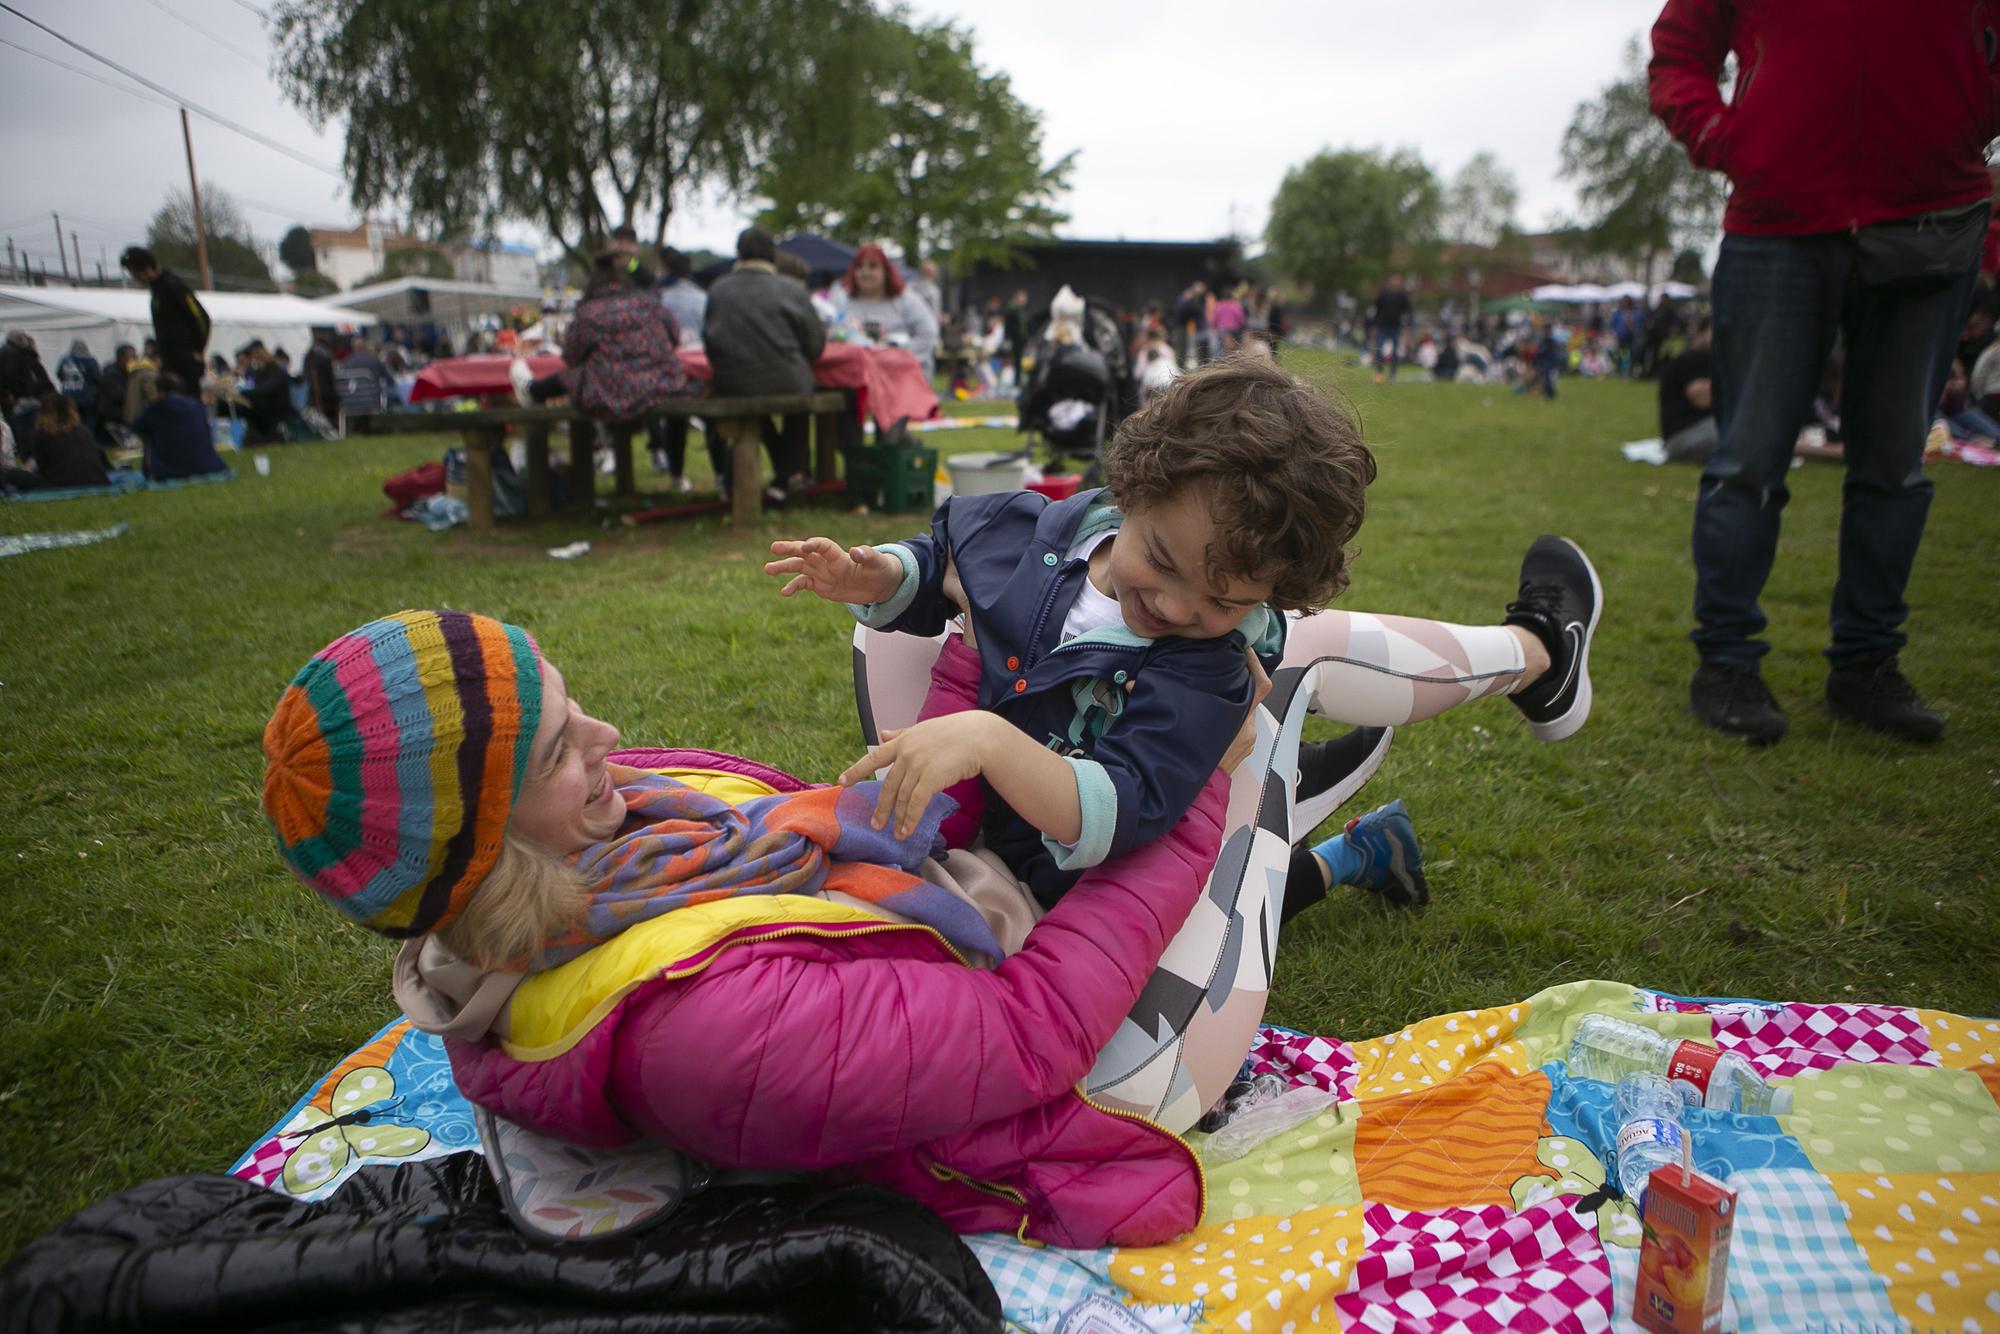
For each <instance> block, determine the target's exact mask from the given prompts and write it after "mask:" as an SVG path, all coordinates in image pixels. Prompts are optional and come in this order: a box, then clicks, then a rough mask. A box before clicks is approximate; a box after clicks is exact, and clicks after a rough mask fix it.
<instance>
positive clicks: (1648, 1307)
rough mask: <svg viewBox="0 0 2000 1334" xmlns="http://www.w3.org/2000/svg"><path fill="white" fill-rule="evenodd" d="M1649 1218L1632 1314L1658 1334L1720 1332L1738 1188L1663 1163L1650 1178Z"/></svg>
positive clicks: (1696, 1172) (1698, 1173) (1641, 1244)
mask: <svg viewBox="0 0 2000 1334" xmlns="http://www.w3.org/2000/svg"><path fill="white" fill-rule="evenodd" d="M1683 1177H1685V1181H1683ZM1642 1221H1643V1223H1644V1225H1645V1237H1644V1239H1643V1240H1642V1241H1641V1242H1640V1244H1639V1285H1638V1289H1637V1291H1636V1293H1635V1295H1634V1297H1633V1301H1632V1319H1633V1320H1634V1321H1635V1322H1636V1323H1638V1324H1640V1325H1643V1326H1644V1327H1645V1328H1647V1329H1650V1330H1653V1331H1654V1332H1655V1334H1715V1331H1717V1330H1719V1329H1721V1327H1722V1297H1723V1294H1724V1293H1725V1292H1726V1291H1728V1287H1729V1237H1730V1234H1731V1232H1733V1231H1734V1229H1735V1223H1736V1189H1735V1187H1733V1186H1727V1185H1724V1184H1723V1183H1722V1182H1720V1181H1717V1180H1716V1179H1715V1178H1714V1177H1712V1176H1709V1175H1708V1174H1707V1173H1705V1172H1699V1171H1694V1170H1692V1169H1689V1168H1685V1167H1683V1166H1681V1165H1679V1164H1675V1163H1667V1164H1664V1165H1662V1166H1660V1167H1656V1168H1654V1169H1653V1175H1652V1177H1651V1178H1650V1179H1649V1180H1648V1181H1647V1183H1646V1200H1645V1215H1644V1218H1643V1220H1642Z"/></svg>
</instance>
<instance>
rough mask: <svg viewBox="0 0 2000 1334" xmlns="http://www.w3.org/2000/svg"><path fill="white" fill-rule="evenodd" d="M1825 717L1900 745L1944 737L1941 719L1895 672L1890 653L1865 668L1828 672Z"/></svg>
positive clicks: (1838, 668) (1893, 656)
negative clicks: (1898, 740)
mask: <svg viewBox="0 0 2000 1334" xmlns="http://www.w3.org/2000/svg"><path fill="white" fill-rule="evenodd" d="M1826 713H1827V716H1828V717H1829V718H1836V719H1839V720H1840V721H1841V722H1846V723H1860V724H1861V725H1862V726H1863V727H1869V728H1873V729H1874V730H1875V731H1877V732H1881V733H1884V734H1885V735H1888V736H1893V737H1899V738H1901V739H1902V740H1904V741H1935V740H1937V739H1938V738H1939V737H1941V736H1943V735H1944V719H1942V718H1940V717H1938V716H1937V714H1935V713H1933V712H1931V709H1930V706H1929V705H1927V704H1925V703H1924V701H1923V697H1922V696H1920V695H1919V694H1917V691H1916V687H1915V686H1912V685H1911V684H1910V683H1909V681H1908V679H1907V678H1905V677H1904V675H1903V674H1902V672H1900V671H1898V670H1897V669H1896V656H1895V655H1894V654H1893V653H1892V654H1890V655H1889V656H1888V657H1886V658H1884V659H1883V660H1882V661H1880V662H1878V663H1873V664H1870V665H1868V666H1866V667H1835V668H1834V669H1833V670H1832V671H1830V672H1828V673H1827V674H1826Z"/></svg>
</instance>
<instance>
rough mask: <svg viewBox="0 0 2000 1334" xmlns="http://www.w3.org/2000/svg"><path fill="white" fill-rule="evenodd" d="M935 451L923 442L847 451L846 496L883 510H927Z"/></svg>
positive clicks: (934, 477)
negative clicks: (923, 444) (922, 443)
mask: <svg viewBox="0 0 2000 1334" xmlns="http://www.w3.org/2000/svg"><path fill="white" fill-rule="evenodd" d="M937 466H938V454H937V451H936V450H935V449H927V448H925V447H924V446H922V445H864V446H862V447H860V448H858V449H850V450H848V451H847V495H848V498H849V499H851V500H854V501H856V502H858V503H860V504H864V505H867V506H869V507H870V508H872V509H876V510H879V511H881V512H882V513H884V514H909V513H913V512H923V513H928V512H929V511H930V509H931V507H932V500H933V497H934V496H935V495H936V490H935V485H934V484H935V482H936V480H937Z"/></svg>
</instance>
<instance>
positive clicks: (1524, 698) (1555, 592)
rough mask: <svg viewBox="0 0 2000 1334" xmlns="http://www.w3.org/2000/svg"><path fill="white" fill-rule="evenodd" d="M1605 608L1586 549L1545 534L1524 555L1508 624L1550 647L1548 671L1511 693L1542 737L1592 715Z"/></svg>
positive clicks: (1556, 737)
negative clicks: (1594, 657) (1594, 665)
mask: <svg viewBox="0 0 2000 1334" xmlns="http://www.w3.org/2000/svg"><path fill="white" fill-rule="evenodd" d="M1603 610H1604V586H1603V585H1602V584H1600V583H1599V582H1598V581H1597V571H1596V570H1595V569H1594V568H1592V566H1591V564H1590V558H1589V557H1587V556H1585V555H1584V554H1583V548H1582V547H1579V546H1578V545H1577V544H1576V543H1574V542H1572V541H1570V540H1569V539H1568V538H1566V537H1553V536H1549V535H1546V534H1545V535H1543V536H1541V537H1538V538H1536V539H1535V543H1534V545H1533V546H1531V547H1529V548H1528V554H1527V555H1526V556H1524V557H1522V558H1521V594H1520V596H1519V597H1518V598H1516V599H1515V600H1514V601H1512V602H1510V603H1508V604H1507V619H1506V622H1505V623H1506V624H1508V625H1519V626H1525V627H1527V628H1528V629H1530V630H1533V631H1534V632H1535V633H1536V634H1537V635H1538V636H1540V637H1541V641H1542V643H1544V644H1546V645H1547V646H1548V650H1549V670H1548V672H1547V673H1546V674H1545V675H1543V677H1542V679H1541V680H1539V681H1537V682H1535V684H1533V685H1532V686H1529V687H1528V688H1527V689H1526V690H1523V691H1520V692H1519V693H1517V694H1513V695H1509V696H1508V698H1509V699H1511V700H1513V701H1514V707H1515V708H1517V709H1519V710H1520V711H1521V715H1522V716H1523V717H1525V718H1526V719H1527V720H1528V730H1529V731H1530V732H1533V733H1534V734H1535V736H1536V738H1537V739H1538V740H1541V741H1560V740H1562V739H1563V738H1564V737H1566V736H1569V735H1570V734H1571V733H1573V732H1575V731H1576V730H1577V729H1578V728H1579V727H1582V726H1583V724H1584V720H1585V719H1587V718H1589V717H1590V639H1591V636H1592V635H1594V634H1596V633H1597V616H1598V613H1599V612H1601V611H1603Z"/></svg>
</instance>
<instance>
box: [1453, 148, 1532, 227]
mask: <svg viewBox="0 0 2000 1334" xmlns="http://www.w3.org/2000/svg"><path fill="white" fill-rule="evenodd" d="M1520 202H1521V187H1520V185H1519V184H1518V183H1517V182H1516V181H1515V180H1514V173H1513V172H1511V171H1509V170H1507V168H1506V167H1504V166H1502V165H1501V163H1500V159H1498V158H1496V157H1494V156H1493V154H1491V153H1488V152H1485V151H1484V150H1482V151H1480V152H1477V153H1474V154H1473V155H1472V156H1471V157H1470V158H1468V159H1466V163H1465V165H1464V166H1463V167H1460V168H1459V169H1458V173H1457V174H1456V175H1455V176H1453V177H1452V178H1451V184H1450V185H1449V186H1447V187H1446V188H1445V192H1444V205H1443V209H1442V211H1441V214H1440V216H1439V219H1438V230H1439V232H1440V233H1441V234H1442V236H1443V237H1444V239H1445V240H1447V241H1453V242H1456V243H1458V244H1459V245H1470V246H1485V247H1492V246H1497V245H1499V244H1501V242H1502V241H1504V240H1505V239H1506V238H1508V237H1510V236H1513V235H1514V234H1515V233H1516V232H1518V231H1519V230H1520V229H1519V227H1518V226H1517V225H1516V224H1515V221H1514V210H1515V208H1516V207H1517V206H1519V204H1520Z"/></svg>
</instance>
